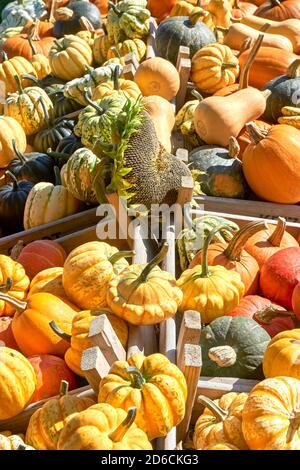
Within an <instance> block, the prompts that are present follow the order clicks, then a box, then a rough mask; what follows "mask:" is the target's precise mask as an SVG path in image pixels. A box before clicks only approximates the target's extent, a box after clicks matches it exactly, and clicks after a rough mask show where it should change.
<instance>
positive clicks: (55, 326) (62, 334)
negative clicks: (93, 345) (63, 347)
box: [49, 320, 72, 343]
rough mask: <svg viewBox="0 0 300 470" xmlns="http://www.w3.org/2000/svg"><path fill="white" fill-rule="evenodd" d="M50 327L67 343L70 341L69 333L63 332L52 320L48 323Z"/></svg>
mask: <svg viewBox="0 0 300 470" xmlns="http://www.w3.org/2000/svg"><path fill="white" fill-rule="evenodd" d="M49 326H50V328H51V329H52V330H53V331H54V333H55V334H56V335H57V336H59V337H60V338H61V339H63V340H65V341H67V342H68V343H70V342H71V338H72V336H71V335H68V333H65V332H64V331H63V330H61V329H60V328H59V326H58V325H57V324H56V323H55V321H54V320H52V321H51V322H50V323H49Z"/></svg>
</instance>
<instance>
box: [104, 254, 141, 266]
mask: <svg viewBox="0 0 300 470" xmlns="http://www.w3.org/2000/svg"><path fill="white" fill-rule="evenodd" d="M134 255H135V251H118V252H117V253H114V254H113V255H112V256H110V258H108V261H109V262H110V263H111V264H115V263H116V262H117V261H119V260H120V259H122V258H131V257H132V256H134Z"/></svg>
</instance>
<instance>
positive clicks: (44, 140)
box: [33, 119, 74, 153]
mask: <svg viewBox="0 0 300 470" xmlns="http://www.w3.org/2000/svg"><path fill="white" fill-rule="evenodd" d="M73 128H74V121H70V120H66V119H64V120H62V121H60V122H58V123H57V124H54V123H53V124H52V125H51V123H50V124H49V126H48V127H46V129H43V130H41V131H40V132H38V133H37V134H36V136H35V138H34V143H33V146H34V148H35V150H37V151H38V152H43V153H47V150H48V149H49V148H50V149H53V148H56V147H57V146H58V144H59V142H61V141H62V139H64V138H65V137H68V136H69V135H70V134H72V131H73Z"/></svg>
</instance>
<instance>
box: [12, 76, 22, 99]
mask: <svg viewBox="0 0 300 470" xmlns="http://www.w3.org/2000/svg"><path fill="white" fill-rule="evenodd" d="M14 80H15V82H16V85H17V91H18V93H19V95H22V93H23V91H24V90H23V87H22V83H21V80H20V77H19V75H14Z"/></svg>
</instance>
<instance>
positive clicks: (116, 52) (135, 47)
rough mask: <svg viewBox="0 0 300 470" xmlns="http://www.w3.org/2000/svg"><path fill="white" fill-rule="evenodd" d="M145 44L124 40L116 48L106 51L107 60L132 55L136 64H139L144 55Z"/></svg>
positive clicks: (139, 41) (139, 40)
mask: <svg viewBox="0 0 300 470" xmlns="http://www.w3.org/2000/svg"><path fill="white" fill-rule="evenodd" d="M146 49H147V47H146V44H145V43H144V41H142V40H141V39H126V40H125V41H123V42H119V43H118V44H117V45H116V46H111V47H110V48H109V49H108V51H107V58H108V59H113V58H114V57H118V58H120V57H124V56H126V54H134V55H135V57H136V59H137V60H138V62H141V61H142V60H143V59H144V58H145V55H146Z"/></svg>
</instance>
